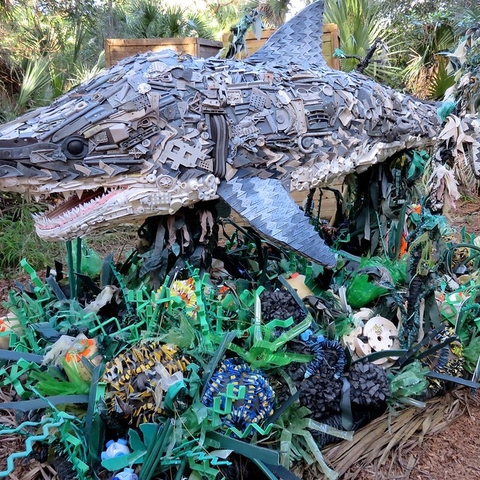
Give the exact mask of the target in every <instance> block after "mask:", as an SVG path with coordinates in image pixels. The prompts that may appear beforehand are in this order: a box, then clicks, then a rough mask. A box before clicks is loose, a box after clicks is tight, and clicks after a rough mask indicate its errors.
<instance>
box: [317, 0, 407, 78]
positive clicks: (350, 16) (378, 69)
mask: <svg viewBox="0 0 480 480" xmlns="http://www.w3.org/2000/svg"><path fill="white" fill-rule="evenodd" d="M324 21H325V22H326V23H335V24H336V25H337V26H338V27H339V30H340V45H341V49H342V51H343V52H344V54H345V55H346V57H354V58H345V59H342V70H345V71H351V70H353V69H355V67H356V66H357V64H358V59H359V58H364V57H365V55H366V54H367V52H368V50H369V48H370V47H371V46H372V45H373V43H374V42H375V40H376V39H377V38H379V39H381V40H382V41H383V43H384V44H385V45H386V48H385V49H380V50H377V52H376V53H375V56H374V57H373V58H374V63H372V64H371V65H369V67H368V68H367V69H366V70H365V73H366V74H367V75H370V76H372V77H374V78H376V79H378V80H382V81H387V80H388V79H389V78H390V79H392V77H394V76H395V75H396V73H397V69H396V67H395V66H393V65H391V64H390V63H389V61H388V58H389V56H393V55H397V54H398V52H395V53H393V50H394V49H395V50H398V45H397V41H396V39H395V37H394V36H393V35H392V33H391V30H390V29H389V28H388V25H387V22H386V21H385V19H382V17H381V16H380V14H379V8H378V7H377V6H376V5H375V4H374V3H373V2H372V0H345V1H340V0H326V2H325V15H324ZM355 57H356V58H355Z"/></svg>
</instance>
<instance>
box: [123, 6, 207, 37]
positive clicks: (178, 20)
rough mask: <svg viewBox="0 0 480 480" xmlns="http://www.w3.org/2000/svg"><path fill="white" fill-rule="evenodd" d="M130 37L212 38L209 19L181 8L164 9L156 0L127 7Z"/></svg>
mask: <svg viewBox="0 0 480 480" xmlns="http://www.w3.org/2000/svg"><path fill="white" fill-rule="evenodd" d="M128 12H129V14H128V15H127V34H128V35H129V36H132V37H134V38H154V37H160V38H162V37H163V38H171V37H192V36H195V37H203V38H213V37H214V31H213V29H212V28H211V27H210V25H209V22H208V21H207V20H206V17H204V16H202V15H201V14H199V13H192V12H190V11H189V10H188V9H186V8H184V7H181V6H179V5H175V6H171V7H166V8H164V7H162V5H161V3H160V2H158V1H155V0H136V1H134V2H132V3H131V4H130V6H129V7H128Z"/></svg>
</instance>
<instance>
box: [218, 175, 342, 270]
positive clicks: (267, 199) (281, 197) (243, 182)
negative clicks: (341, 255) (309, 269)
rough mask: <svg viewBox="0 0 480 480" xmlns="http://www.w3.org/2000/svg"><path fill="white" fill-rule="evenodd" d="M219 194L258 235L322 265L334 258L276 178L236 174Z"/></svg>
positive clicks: (334, 262)
mask: <svg viewBox="0 0 480 480" xmlns="http://www.w3.org/2000/svg"><path fill="white" fill-rule="evenodd" d="M218 194H219V195H220V197H222V198H223V200H225V201H226V202H227V203H228V204H229V205H230V207H231V208H232V209H233V210H234V211H235V212H237V213H238V214H239V215H240V216H241V217H242V218H243V219H245V220H246V221H247V222H248V223H249V224H250V225H251V226H252V227H253V228H254V229H255V230H256V231H257V232H258V233H259V234H260V235H262V236H264V237H265V238H266V239H268V240H270V241H272V242H273V243H274V244H278V245H279V246H282V247H284V248H287V249H290V250H293V251H295V252H297V253H299V254H300V255H303V256H304V257H307V258H308V259H310V260H312V261H314V262H317V263H319V264H321V265H323V266H325V267H328V268H333V267H334V266H335V264H336V258H335V255H334V253H333V252H332V250H331V249H330V248H329V247H328V246H327V245H326V244H325V242H324V241H323V240H322V239H321V238H320V236H319V234H318V232H317V231H315V229H314V228H313V226H312V225H311V224H310V222H309V220H308V218H307V217H306V216H305V214H304V213H303V212H302V211H301V210H300V208H299V207H298V205H297V204H296V203H295V202H294V201H293V200H292V198H291V197H290V195H289V194H288V192H287V191H286V190H285V189H284V188H283V186H282V184H281V183H280V182H279V181H278V180H275V179H260V178H258V177H250V178H237V177H235V178H234V179H232V180H230V181H229V182H224V183H222V184H221V185H220V186H219V188H218Z"/></svg>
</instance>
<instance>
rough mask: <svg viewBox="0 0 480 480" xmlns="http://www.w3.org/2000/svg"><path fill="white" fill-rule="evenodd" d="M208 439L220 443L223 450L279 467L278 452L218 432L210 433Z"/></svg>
mask: <svg viewBox="0 0 480 480" xmlns="http://www.w3.org/2000/svg"><path fill="white" fill-rule="evenodd" d="M206 437H207V438H208V439H210V440H213V441H215V442H218V443H219V444H220V447H221V448H226V449H228V450H233V451H234V452H237V453H239V454H240V455H243V456H244V457H247V458H250V459H252V460H253V459H254V458H256V459H258V460H260V461H261V462H264V463H271V464H272V465H279V458H278V455H279V454H278V452H276V451H274V450H270V449H269V448H263V447H257V446H255V445H251V444H249V443H245V442H243V441H242V440H236V439H234V438H230V437H227V436H225V435H222V434H220V433H218V432H208V433H207V435H206Z"/></svg>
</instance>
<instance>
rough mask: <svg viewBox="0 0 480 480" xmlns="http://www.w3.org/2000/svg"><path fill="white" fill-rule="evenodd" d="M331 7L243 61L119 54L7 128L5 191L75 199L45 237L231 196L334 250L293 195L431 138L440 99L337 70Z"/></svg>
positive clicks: (0, 134)
mask: <svg viewBox="0 0 480 480" xmlns="http://www.w3.org/2000/svg"><path fill="white" fill-rule="evenodd" d="M322 17H323V3H322V2H321V1H317V2H314V3H312V4H311V5H309V6H308V7H306V8H305V9H304V10H303V11H302V12H300V13H299V14H298V15H297V16H296V17H294V18H293V19H291V20H290V21H289V22H288V23H286V24H285V25H283V26H282V27H281V28H280V29H279V30H278V31H277V32H276V33H275V34H274V35H272V37H271V38H270V39H269V41H267V43H266V44H265V45H264V46H263V48H262V49H260V50H259V51H258V52H256V53H255V54H253V55H252V56H250V57H248V59H247V60H246V61H243V62H241V61H235V60H221V59H217V58H210V59H198V58H194V57H191V56H188V55H181V54H177V53H175V52H173V51H169V50H165V51H161V52H157V53H151V52H150V53H146V54H141V55H136V56H134V57H130V58H127V59H125V60H122V61H121V62H119V63H118V64H117V65H115V66H113V67H111V68H109V69H106V70H105V71H103V72H102V73H100V74H99V75H98V76H97V77H95V78H94V79H92V80H90V81H88V82H86V83H84V84H82V85H80V86H78V87H77V88H75V89H74V90H72V91H70V92H68V93H67V94H65V95H64V96H62V97H60V98H59V99H57V100H56V101H55V102H53V103H52V104H51V105H49V106H47V107H44V108H40V109H38V110H35V111H32V112H30V113H27V114H25V115H23V116H22V117H20V118H18V119H16V120H15V121H13V122H10V123H8V124H5V125H2V126H1V127H0V190H4V191H15V192H20V193H24V194H28V195H31V196H34V197H36V196H41V195H52V194H62V195H63V196H64V197H66V201H65V202H62V203H59V204H58V205H57V207H56V208H55V209H53V210H52V211H49V212H47V213H44V214H39V215H37V216H35V225H36V230H37V233H38V234H39V235H40V236H41V237H44V238H46V239H51V240H66V239H72V238H75V237H78V236H85V235H88V234H90V233H91V232H93V231H96V230H101V229H105V228H110V227H111V226H112V225H115V224H139V223H142V222H143V221H144V220H145V219H146V218H147V217H149V216H152V215H169V214H173V213H175V212H176V211H177V210H179V209H180V208H182V207H188V206H191V205H193V204H196V203H198V202H202V201H205V200H213V199H216V198H219V197H222V198H223V199H224V200H226V201H227V202H228V203H229V204H230V205H231V206H232V207H233V208H234V210H236V211H237V213H239V214H240V215H241V216H243V217H244V218H245V219H246V220H247V221H248V222H249V223H250V224H251V225H252V226H253V227H254V228H256V229H257V230H259V231H260V233H261V234H263V235H265V236H266V237H267V238H270V239H272V240H273V241H275V242H277V243H280V244H281V245H285V246H287V247H289V248H291V249H293V250H295V251H297V252H299V253H301V254H303V255H305V256H306V257H308V258H310V259H312V260H314V261H317V262H319V263H321V264H323V265H326V266H332V265H334V264H335V257H334V255H333V253H332V252H331V251H330V250H329V249H328V247H327V246H326V245H325V244H324V243H323V241H322V240H321V239H320V238H319V236H318V234H317V233H316V232H315V231H314V229H313V227H312V226H311V225H310V224H309V222H308V220H307V219H306V217H305V216H304V215H303V213H302V212H301V211H300V209H299V208H298V207H297V206H296V205H295V204H294V202H293V201H292V200H291V198H290V197H289V191H292V190H308V189H310V188H314V187H317V186H321V185H325V184H328V183H329V182H331V181H332V180H334V179H336V178H338V177H339V176H341V177H343V176H345V175H347V174H349V173H351V172H354V171H360V170H362V169H366V168H368V167H369V166H371V165H373V164H374V163H377V162H381V161H383V160H385V159H386V158H388V157H390V156H391V155H393V154H395V153H397V152H400V151H402V150H405V149H410V148H426V147H428V146H431V145H432V144H433V143H434V142H435V140H436V135H437V134H438V131H439V126H440V120H439V118H438V116H437V105H435V104H430V103H426V102H421V101H418V100H416V99H414V98H412V97H409V96H406V95H402V94H401V93H398V92H396V91H394V90H392V89H390V88H387V87H384V86H382V85H380V84H378V83H375V82H374V81H373V80H371V79H369V78H367V77H365V76H363V75H360V74H356V73H351V74H347V73H345V72H341V71H335V70H331V69H330V68H328V67H327V65H326V63H325V61H324V59H323V57H322V50H321V38H322V30H321V25H322Z"/></svg>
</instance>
